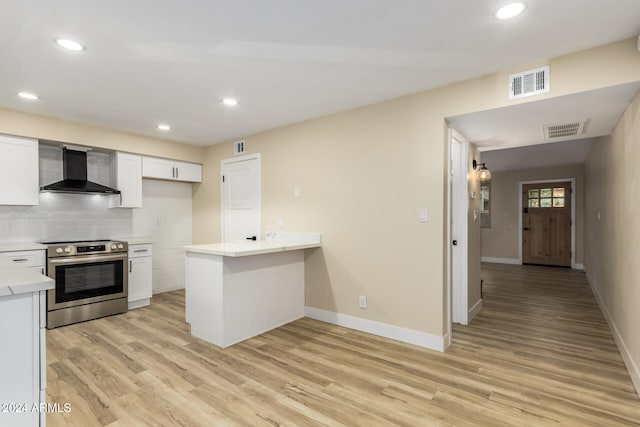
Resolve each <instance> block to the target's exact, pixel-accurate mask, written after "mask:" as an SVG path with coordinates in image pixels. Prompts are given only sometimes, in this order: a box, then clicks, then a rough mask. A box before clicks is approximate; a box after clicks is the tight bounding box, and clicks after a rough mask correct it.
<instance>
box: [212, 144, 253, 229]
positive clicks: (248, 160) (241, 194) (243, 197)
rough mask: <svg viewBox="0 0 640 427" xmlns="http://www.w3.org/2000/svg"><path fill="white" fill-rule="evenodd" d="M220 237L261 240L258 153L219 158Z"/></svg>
mask: <svg viewBox="0 0 640 427" xmlns="http://www.w3.org/2000/svg"><path fill="white" fill-rule="evenodd" d="M221 169H222V240H223V241H225V242H235V241H240V240H246V239H251V238H254V237H255V239H258V240H259V239H260V216H261V214H260V211H261V197H262V191H261V188H260V154H253V155H250V156H242V157H236V158H233V159H228V160H223V161H222V168H221Z"/></svg>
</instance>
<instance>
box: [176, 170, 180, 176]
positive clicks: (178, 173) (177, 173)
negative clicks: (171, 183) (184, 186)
mask: <svg viewBox="0 0 640 427" xmlns="http://www.w3.org/2000/svg"><path fill="white" fill-rule="evenodd" d="M179 171H180V169H179V168H176V178H179V175H180V172H179Z"/></svg>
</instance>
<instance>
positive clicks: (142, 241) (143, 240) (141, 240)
mask: <svg viewBox="0 0 640 427" xmlns="http://www.w3.org/2000/svg"><path fill="white" fill-rule="evenodd" d="M119 240H124V241H125V242H127V243H128V244H130V245H150V244H151V243H153V242H152V241H151V239H150V238H148V237H135V238H132V239H119Z"/></svg>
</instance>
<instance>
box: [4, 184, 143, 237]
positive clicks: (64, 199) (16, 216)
mask: <svg viewBox="0 0 640 427" xmlns="http://www.w3.org/2000/svg"><path fill="white" fill-rule="evenodd" d="M110 197H117V196H99V195H84V194H63V193H40V205H38V206H0V243H17V242H53V241H69V240H90V239H108V238H110V237H112V236H130V235H132V233H133V229H132V212H131V209H110V208H109V198H110Z"/></svg>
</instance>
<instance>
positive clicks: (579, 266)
mask: <svg viewBox="0 0 640 427" xmlns="http://www.w3.org/2000/svg"><path fill="white" fill-rule="evenodd" d="M573 269H574V270H584V264H576V265H575V266H574V267H573Z"/></svg>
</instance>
